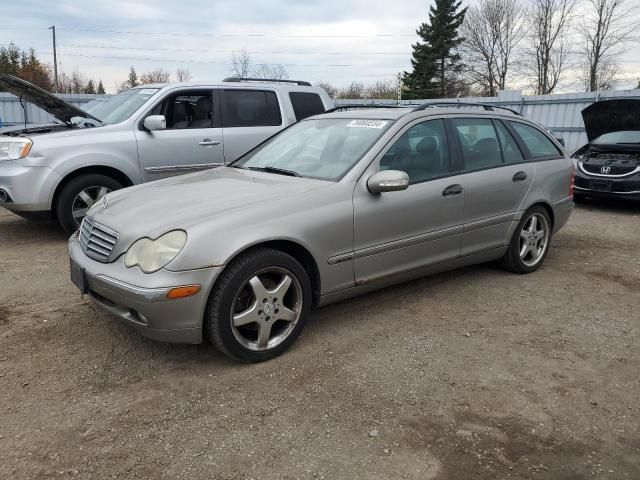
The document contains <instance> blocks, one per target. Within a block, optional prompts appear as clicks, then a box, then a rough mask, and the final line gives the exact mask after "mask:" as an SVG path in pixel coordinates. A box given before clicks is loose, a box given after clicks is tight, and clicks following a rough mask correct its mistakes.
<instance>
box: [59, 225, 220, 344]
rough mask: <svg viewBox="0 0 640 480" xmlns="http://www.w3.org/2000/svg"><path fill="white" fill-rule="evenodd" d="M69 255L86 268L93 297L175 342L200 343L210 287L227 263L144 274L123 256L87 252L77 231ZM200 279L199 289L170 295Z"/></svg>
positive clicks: (144, 328) (153, 334)
mask: <svg viewBox="0 0 640 480" xmlns="http://www.w3.org/2000/svg"><path fill="white" fill-rule="evenodd" d="M69 257H70V258H71V260H72V261H73V262H75V263H76V264H77V265H79V266H80V267H81V268H82V269H83V270H84V273H85V279H86V283H87V287H88V291H89V292H88V296H89V298H90V299H91V300H92V301H93V302H94V303H95V304H96V305H97V306H98V307H100V308H101V309H102V310H105V311H106V312H108V313H110V314H112V315H114V316H116V317H118V318H119V319H120V320H123V321H124V322H126V323H127V324H129V325H131V326H132V327H134V328H136V329H137V330H138V331H139V332H140V333H141V334H142V335H144V336H146V337H149V338H152V339H154V340H159V341H162V342H171V343H201V342H202V321H203V318H204V314H205V309H206V305H207V299H208V295H209V291H210V290H211V287H212V285H213V283H214V282H215V280H216V278H217V277H218V275H219V274H220V272H221V271H222V267H209V268H202V269H198V270H187V271H181V272H172V271H169V270H166V269H162V270H160V271H158V272H155V273H152V274H145V273H143V272H142V271H140V269H138V268H137V267H133V268H127V267H125V265H124V259H123V257H120V258H118V259H117V260H116V261H115V262H113V263H100V262H97V261H95V260H92V259H91V258H89V257H87V256H86V255H85V254H84V252H83V251H82V249H81V247H80V243H79V242H78V240H77V236H76V235H73V236H72V237H71V239H70V240H69ZM194 284H197V285H201V286H202V289H201V290H200V292H198V293H197V294H196V295H193V296H191V297H187V298H181V299H177V300H169V299H167V298H166V294H167V292H168V291H169V290H170V289H171V288H173V287H177V286H182V285H194Z"/></svg>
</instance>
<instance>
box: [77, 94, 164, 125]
mask: <svg viewBox="0 0 640 480" xmlns="http://www.w3.org/2000/svg"><path fill="white" fill-rule="evenodd" d="M157 91H158V89H157V88H132V89H130V90H125V91H124V92H120V93H119V94H117V95H114V96H112V97H107V98H101V99H98V100H93V101H91V102H89V103H87V104H86V105H85V106H84V108H83V110H84V111H85V112H87V113H89V114H91V115H93V116H94V117H96V118H99V119H100V120H102V121H103V122H105V123H120V122H123V121H124V120H126V119H127V118H129V117H130V116H131V115H132V114H133V113H134V112H135V111H136V110H138V109H139V108H140V107H141V106H142V105H144V104H145V103H146V101H147V100H149V98H150V97H151V96H152V95H154V94H155V93H156V92H157Z"/></svg>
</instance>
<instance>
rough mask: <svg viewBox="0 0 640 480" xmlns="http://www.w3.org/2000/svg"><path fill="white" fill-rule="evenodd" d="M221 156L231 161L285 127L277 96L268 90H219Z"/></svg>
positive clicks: (226, 160) (227, 161)
mask: <svg viewBox="0 0 640 480" xmlns="http://www.w3.org/2000/svg"><path fill="white" fill-rule="evenodd" d="M220 95H221V98H220V100H221V112H222V128H223V131H224V159H225V162H226V163H230V162H233V161H234V160H236V159H237V158H239V157H240V156H242V155H244V154H245V153H246V152H248V151H249V150H251V149H252V148H253V147H255V146H256V145H259V144H260V143H262V142H263V141H265V140H266V139H267V138H269V137H271V136H272V135H274V134H276V133H277V132H279V131H280V130H282V128H284V122H283V115H282V113H281V106H280V102H279V100H278V96H277V95H276V92H275V91H274V90H269V89H248V88H242V89H239V88H238V89H235V88H224V89H221V90H220Z"/></svg>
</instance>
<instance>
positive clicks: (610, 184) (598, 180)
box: [574, 169, 640, 200]
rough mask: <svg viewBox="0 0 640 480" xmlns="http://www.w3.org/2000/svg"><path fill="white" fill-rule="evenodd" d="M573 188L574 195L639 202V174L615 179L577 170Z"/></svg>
mask: <svg viewBox="0 0 640 480" xmlns="http://www.w3.org/2000/svg"><path fill="white" fill-rule="evenodd" d="M574 188H575V193H577V194H580V195H585V196H591V197H600V198H604V197H606V198H619V199H629V200H632V199H635V200H640V173H636V174H633V175H626V176H618V177H615V176H605V175H589V174H587V173H584V172H583V171H581V169H577V170H576V177H575V186H574Z"/></svg>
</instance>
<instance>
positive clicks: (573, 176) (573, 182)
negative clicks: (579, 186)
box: [569, 162, 576, 197]
mask: <svg viewBox="0 0 640 480" xmlns="http://www.w3.org/2000/svg"><path fill="white" fill-rule="evenodd" d="M575 186H576V166H575V165H574V164H573V162H572V163H571V181H570V182H569V196H570V197H573V190H574V189H575Z"/></svg>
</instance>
